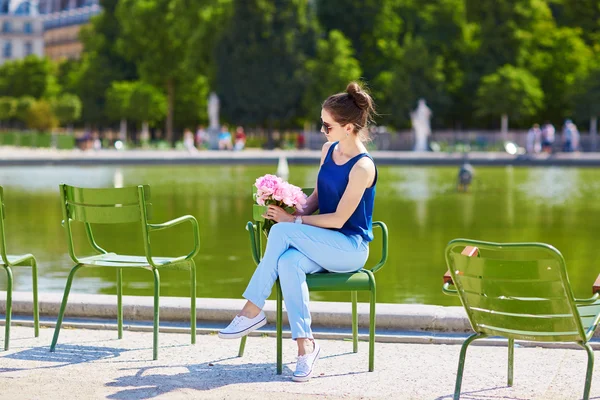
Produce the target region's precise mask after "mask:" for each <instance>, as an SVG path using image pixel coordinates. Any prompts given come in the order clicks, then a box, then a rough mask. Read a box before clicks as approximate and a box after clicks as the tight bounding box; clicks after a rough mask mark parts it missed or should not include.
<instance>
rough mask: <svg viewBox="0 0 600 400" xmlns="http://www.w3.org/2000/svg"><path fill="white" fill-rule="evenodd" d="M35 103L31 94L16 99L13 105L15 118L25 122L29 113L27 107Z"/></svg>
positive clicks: (29, 107)
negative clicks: (14, 105)
mask: <svg viewBox="0 0 600 400" xmlns="http://www.w3.org/2000/svg"><path fill="white" fill-rule="evenodd" d="M34 103H35V99H34V98H33V97H31V96H23V97H20V98H19V99H17V104H16V107H15V118H17V119H18V120H19V121H21V122H25V123H26V122H27V117H28V115H29V109H31V107H32V106H33V104H34Z"/></svg>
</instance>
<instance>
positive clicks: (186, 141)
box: [183, 129, 198, 153]
mask: <svg viewBox="0 0 600 400" xmlns="http://www.w3.org/2000/svg"><path fill="white" fill-rule="evenodd" d="M183 147H185V149H186V150H187V151H189V152H190V153H194V152H196V151H198V149H196V146H194V134H193V133H192V131H191V130H189V129H186V130H184V131H183Z"/></svg>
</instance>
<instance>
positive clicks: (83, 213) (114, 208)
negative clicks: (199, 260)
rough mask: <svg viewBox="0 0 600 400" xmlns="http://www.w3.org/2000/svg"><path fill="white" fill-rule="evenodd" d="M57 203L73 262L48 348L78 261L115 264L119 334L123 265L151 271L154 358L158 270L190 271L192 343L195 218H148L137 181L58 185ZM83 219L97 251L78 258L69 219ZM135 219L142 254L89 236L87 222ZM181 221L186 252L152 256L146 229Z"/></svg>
mask: <svg viewBox="0 0 600 400" xmlns="http://www.w3.org/2000/svg"><path fill="white" fill-rule="evenodd" d="M60 196H61V207H62V212H63V218H64V220H63V225H64V228H65V233H66V236H67V243H68V247H69V255H70V256H71V259H72V260H73V261H74V262H75V266H74V267H73V269H72V270H71V272H70V274H69V277H68V278H67V284H66V287H65V293H64V295H63V300H62V304H61V306H60V312H59V314H58V320H57V321H56V329H55V331H54V338H53V339H52V345H51V346H50V351H54V349H55V347H56V342H57V341H58V335H59V333H60V327H61V324H62V321H63V316H64V313H65V308H66V306H67V299H68V297H69V291H70V289H71V284H72V282H73V277H74V276H75V272H77V270H79V269H80V268H82V267H86V268H114V269H116V273H117V323H118V337H119V339H121V338H122V337H123V305H122V271H123V268H127V269H129V268H143V269H147V270H148V271H151V272H152V274H153V276H154V342H153V359H154V360H156V359H157V358H158V325H159V298H160V272H162V271H167V270H189V271H190V300H191V301H190V309H191V313H190V319H191V321H190V324H191V336H192V344H194V343H196V265H195V263H194V260H193V258H194V256H196V254H198V251H199V246H200V233H199V230H198V222H197V221H196V219H195V218H194V217H193V216H191V215H185V216H183V217H179V218H176V219H174V220H172V221H169V222H166V223H163V224H151V223H149V222H148V220H149V219H151V211H152V204H151V203H150V187H149V186H147V185H143V186H142V185H140V186H137V187H127V188H119V189H84V188H77V187H73V186H68V185H60ZM73 221H76V222H82V223H83V224H84V225H85V232H86V235H87V239H88V241H89V244H90V246H91V247H92V249H93V250H94V252H95V253H96V254H95V255H92V256H89V257H83V258H80V257H78V256H77V255H76V254H75V247H74V245H73V236H72V231H71V223H72V222H73ZM131 222H139V223H140V232H141V234H142V237H143V239H144V252H145V255H144V256H130V255H120V254H115V253H109V252H108V251H106V250H104V249H103V248H102V247H100V246H99V245H98V244H97V243H96V241H95V240H94V235H93V233H92V226H91V224H95V223H99V224H122V223H131ZM184 222H189V223H191V224H192V233H193V237H194V248H193V250H192V251H191V252H190V253H189V254H187V255H182V256H180V257H176V258H168V257H155V256H154V255H153V253H152V247H151V245H150V233H151V232H154V231H159V230H163V229H167V228H171V227H173V226H175V225H179V224H181V223H184Z"/></svg>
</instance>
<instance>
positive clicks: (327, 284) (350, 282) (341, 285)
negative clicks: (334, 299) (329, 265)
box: [306, 270, 371, 292]
mask: <svg viewBox="0 0 600 400" xmlns="http://www.w3.org/2000/svg"><path fill="white" fill-rule="evenodd" d="M306 283H307V284H308V288H309V289H310V290H313V291H320V292H323V291H332V292H335V291H340V290H370V289H371V283H370V281H369V275H368V274H367V272H365V271H363V270H361V271H358V272H352V273H347V274H343V273H331V272H321V273H318V274H309V275H306Z"/></svg>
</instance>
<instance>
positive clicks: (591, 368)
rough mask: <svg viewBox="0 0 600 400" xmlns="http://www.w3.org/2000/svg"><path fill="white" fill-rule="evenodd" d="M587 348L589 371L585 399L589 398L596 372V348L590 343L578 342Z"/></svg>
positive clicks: (586, 378)
mask: <svg viewBox="0 0 600 400" xmlns="http://www.w3.org/2000/svg"><path fill="white" fill-rule="evenodd" d="M578 344H579V345H580V346H581V347H583V348H584V349H585V351H586V352H587V356H588V364H587V372H586V374H585V387H584V389H583V400H589V398H590V389H591V387H592V375H593V373H594V350H592V347H591V346H590V344H589V343H585V344H584V343H578Z"/></svg>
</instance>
